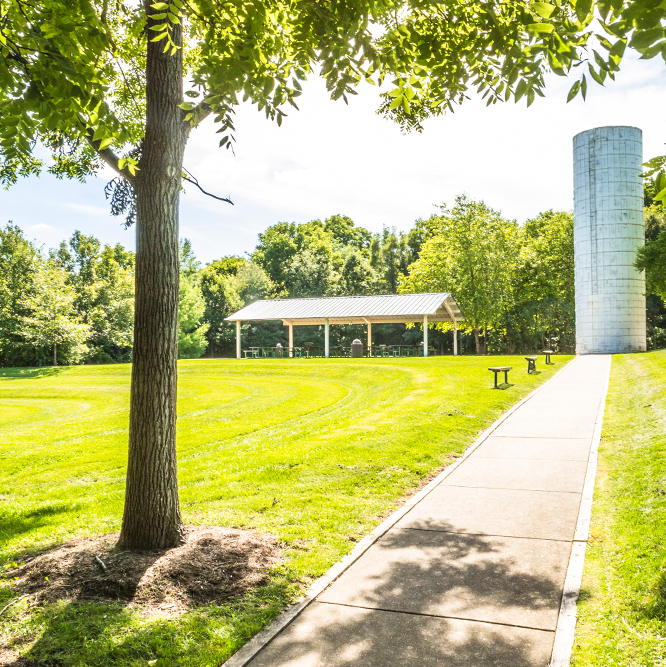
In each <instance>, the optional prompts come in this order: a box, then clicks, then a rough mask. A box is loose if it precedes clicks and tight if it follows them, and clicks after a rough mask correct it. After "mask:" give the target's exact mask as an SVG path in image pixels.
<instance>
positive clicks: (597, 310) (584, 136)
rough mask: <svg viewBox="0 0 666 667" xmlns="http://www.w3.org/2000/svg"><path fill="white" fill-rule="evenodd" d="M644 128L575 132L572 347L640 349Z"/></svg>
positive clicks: (589, 351)
mask: <svg viewBox="0 0 666 667" xmlns="http://www.w3.org/2000/svg"><path fill="white" fill-rule="evenodd" d="M641 162H643V142H642V132H641V130H639V129H638V128H637V127H624V126H619V127H597V128H595V129H593V130H587V131H586V132H581V133H580V134H577V135H576V136H575V137H574V257H575V268H576V352H577V353H578V354H594V353H597V354H607V353H613V352H640V351H644V350H645V338H646V337H645V278H644V276H643V274H642V273H640V272H638V271H636V269H635V268H634V267H633V263H634V261H635V259H636V250H637V249H638V248H640V247H641V246H642V245H643V244H644V243H645V223H644V218H643V179H642V178H640V173H641V167H640V164H641Z"/></svg>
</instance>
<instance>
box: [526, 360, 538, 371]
mask: <svg viewBox="0 0 666 667" xmlns="http://www.w3.org/2000/svg"><path fill="white" fill-rule="evenodd" d="M538 358H539V357H525V360H526V361H527V372H528V373H532V372H534V373H536V360H537V359H538Z"/></svg>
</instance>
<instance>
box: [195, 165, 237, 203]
mask: <svg viewBox="0 0 666 667" xmlns="http://www.w3.org/2000/svg"><path fill="white" fill-rule="evenodd" d="M183 171H184V172H186V173H187V174H189V175H190V176H191V178H188V177H187V176H185V174H183V180H184V181H187V182H188V183H192V185H196V186H197V187H198V188H199V190H201V192H203V193H204V194H205V195H208V196H209V197H212V198H213V199H217V200H218V201H225V202H227V204H231V205H232V206H233V205H234V203H233V202H232V201H231V198H230V197H217V196H216V195H212V194H211V193H210V192H206V191H205V190H204V189H203V188H202V187H201V186H200V185H199V181H198V180H197V179H196V178H195V177H194V176H192V174H190V172H189V171H187V169H185V167H183Z"/></svg>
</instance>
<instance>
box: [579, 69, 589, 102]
mask: <svg viewBox="0 0 666 667" xmlns="http://www.w3.org/2000/svg"><path fill="white" fill-rule="evenodd" d="M580 92H581V95H582V96H583V99H585V95H586V94H587V78H586V77H585V75H584V74H583V79H582V81H581V84H580Z"/></svg>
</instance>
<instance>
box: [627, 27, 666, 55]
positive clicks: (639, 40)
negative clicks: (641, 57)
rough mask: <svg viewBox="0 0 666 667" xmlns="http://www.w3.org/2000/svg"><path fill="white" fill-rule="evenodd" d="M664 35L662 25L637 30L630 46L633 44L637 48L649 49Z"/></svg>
mask: <svg viewBox="0 0 666 667" xmlns="http://www.w3.org/2000/svg"><path fill="white" fill-rule="evenodd" d="M663 36H664V29H663V28H661V27H659V28H652V29H650V30H635V31H634V34H633V35H632V37H631V41H630V42H629V46H633V47H634V48H635V49H637V50H639V51H641V50H642V49H647V47H648V46H652V44H654V43H655V42H656V41H657V40H659V39H661V38H662V37H663Z"/></svg>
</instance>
